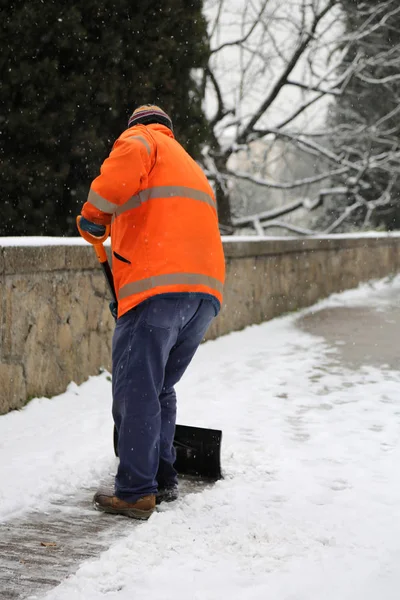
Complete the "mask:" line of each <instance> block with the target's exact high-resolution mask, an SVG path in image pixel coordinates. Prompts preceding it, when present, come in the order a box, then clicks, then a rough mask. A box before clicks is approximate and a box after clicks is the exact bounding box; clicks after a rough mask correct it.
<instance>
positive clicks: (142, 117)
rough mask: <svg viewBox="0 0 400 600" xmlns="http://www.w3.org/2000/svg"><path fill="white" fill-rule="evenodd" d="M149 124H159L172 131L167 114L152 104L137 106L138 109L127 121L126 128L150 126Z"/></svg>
mask: <svg viewBox="0 0 400 600" xmlns="http://www.w3.org/2000/svg"><path fill="white" fill-rule="evenodd" d="M151 123H161V125H165V126H166V127H168V128H169V129H171V131H173V126H172V121H171V119H170V118H169V116H168V115H167V113H166V112H164V111H163V110H162V109H161V108H160V107H159V106H155V105H153V104H146V105H144V106H139V108H137V109H136V110H134V111H133V113H132V115H131V117H130V119H129V121H128V127H133V126H134V125H139V124H141V125H150V124H151Z"/></svg>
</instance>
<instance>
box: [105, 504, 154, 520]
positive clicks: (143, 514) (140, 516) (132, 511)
mask: <svg viewBox="0 0 400 600" xmlns="http://www.w3.org/2000/svg"><path fill="white" fill-rule="evenodd" d="M93 506H94V508H95V509H96V510H98V511H100V512H104V513H108V514H110V515H122V516H124V517H129V518H130V519H137V520H138V521H147V519H148V518H149V517H151V515H152V514H153V512H154V510H155V509H154V508H152V509H150V510H139V509H138V508H126V509H123V508H122V509H120V510H118V509H116V508H111V506H101V504H98V503H97V502H93Z"/></svg>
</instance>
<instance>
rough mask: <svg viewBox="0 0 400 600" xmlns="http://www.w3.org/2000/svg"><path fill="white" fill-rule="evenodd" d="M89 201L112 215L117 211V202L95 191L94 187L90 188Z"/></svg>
mask: <svg viewBox="0 0 400 600" xmlns="http://www.w3.org/2000/svg"><path fill="white" fill-rule="evenodd" d="M87 201H88V202H90V204H93V206H95V207H96V208H98V209H99V210H101V211H102V212H105V213H108V214H111V215H112V214H113V213H115V211H116V210H117V208H118V207H117V205H116V204H114V203H113V202H110V201H109V200H106V199H105V198H103V197H102V196H100V194H98V193H97V192H95V191H94V190H92V189H90V190H89V194H88V197H87Z"/></svg>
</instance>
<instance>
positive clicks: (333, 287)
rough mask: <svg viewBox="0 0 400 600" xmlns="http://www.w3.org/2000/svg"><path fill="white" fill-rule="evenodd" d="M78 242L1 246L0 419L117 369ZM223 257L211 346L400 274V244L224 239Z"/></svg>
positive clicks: (89, 254) (102, 288) (351, 239)
mask: <svg viewBox="0 0 400 600" xmlns="http://www.w3.org/2000/svg"><path fill="white" fill-rule="evenodd" d="M6 241H7V239H6V238H5V239H4V240H3V244H6ZM79 242H80V240H79V241H77V243H76V244H73V243H72V240H69V241H68V245H42V246H37V245H36V246H35V245H32V246H29V245H28V244H29V240H27V239H25V240H24V245H23V246H12V245H3V246H2V241H1V238H0V282H1V287H0V307H1V317H0V318H1V321H0V327H1V331H0V334H1V335H0V414H1V413H5V412H7V411H8V410H10V409H14V408H19V407H21V406H23V405H24V404H25V403H26V401H27V400H29V399H30V398H32V397H36V396H53V395H55V394H57V393H61V392H63V391H64V390H65V389H66V387H67V385H68V383H69V382H70V381H75V382H76V383H78V384H79V383H81V382H83V381H84V380H85V379H87V377H88V376H89V375H93V374H97V373H98V372H99V368H100V367H104V368H106V369H110V366H111V365H110V355H111V337H112V330H113V326H114V322H113V319H112V317H111V315H110V314H109V310H108V301H107V299H106V298H108V295H107V289H106V285H105V281H104V276H103V273H102V271H101V269H100V268H99V265H98V263H97V260H96V258H95V255H94V252H93V250H92V248H91V247H89V246H88V245H82V243H79ZM66 243H67V242H66ZM224 247H225V254H226V261H227V283H226V289H225V303H224V307H223V310H222V311H221V314H220V315H219V317H218V318H217V319H216V320H215V322H214V324H213V325H212V327H211V328H210V330H209V332H208V336H207V337H208V339H212V338H215V337H218V336H220V335H223V334H226V333H229V332H231V331H235V330H239V329H242V328H243V327H246V326H247V325H251V324H254V323H261V322H262V321H265V320H268V319H271V318H273V317H275V316H277V315H280V314H282V313H285V312H288V311H291V310H295V309H298V308H302V307H305V306H309V305H310V304H313V303H314V302H315V301H317V300H318V299H320V298H323V297H325V296H327V295H329V294H331V293H333V292H340V291H342V290H344V289H348V288H351V287H355V286H357V285H358V284H359V283H360V282H362V281H367V280H369V279H376V278H381V277H384V276H386V275H389V274H393V273H397V272H399V271H400V236H397V235H386V234H382V235H379V234H377V235H368V236H367V235H366V236H357V237H355V236H332V237H327V238H307V239H297V238H280V239H260V240H257V239H254V238H253V239H243V238H235V239H229V238H227V239H226V240H225V242H224Z"/></svg>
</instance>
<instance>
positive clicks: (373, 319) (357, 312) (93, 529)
mask: <svg viewBox="0 0 400 600" xmlns="http://www.w3.org/2000/svg"><path fill="white" fill-rule="evenodd" d="M297 325H298V327H299V328H300V329H302V330H304V331H307V332H308V333H311V334H315V335H318V336H322V337H324V338H325V340H326V342H327V343H328V344H329V345H331V346H332V347H334V348H335V350H336V351H337V352H339V356H340V359H339V360H340V361H341V362H342V363H343V364H344V365H346V367H348V368H352V369H354V370H357V369H358V368H360V367H361V366H362V365H372V366H375V367H381V366H383V365H385V366H386V367H389V368H392V369H396V370H397V369H399V365H400V343H399V339H400V306H399V302H398V299H397V297H396V294H394V293H393V294H392V296H391V295H390V293H388V292H387V291H386V292H385V303H383V304H382V305H380V306H379V307H378V309H376V308H375V307H374V306H358V307H337V308H326V309H322V310H320V311H318V312H316V313H313V314H308V315H305V316H302V317H300V318H299V320H298V322H297ZM335 357H336V358H335V362H336V360H337V354H336V355H335ZM336 364H337V363H336ZM184 485H186V486H187V489H190V491H201V490H202V486H201V485H199V486H197V487H194V488H193V484H191V483H186V484H184ZM93 493H94V490H93V489H90V490H84V491H82V492H81V494H80V495H79V497H77V496H71V497H68V498H65V499H64V501H63V502H62V503H61V504H58V505H53V506H52V509H51V510H50V511H49V512H47V513H44V514H43V513H38V512H35V513H31V514H25V515H24V516H23V517H22V518H19V519H15V520H13V521H8V522H6V523H3V524H0V556H1V567H2V568H1V570H0V597H1V600H16V599H19V600H22V599H24V598H28V597H31V598H33V597H37V598H40V597H41V596H42V595H43V593H44V592H45V591H47V590H49V589H50V588H53V587H54V586H56V585H57V584H58V583H59V582H60V581H62V580H63V579H65V578H66V577H67V576H68V575H69V574H70V573H73V572H75V571H76V569H77V567H78V565H79V564H80V563H81V562H82V561H83V560H85V559H87V558H89V557H94V556H96V555H98V554H99V553H100V552H102V551H103V550H104V549H106V548H107V547H108V545H109V540H110V539H112V538H114V539H115V538H116V537H119V536H124V535H126V534H127V533H128V532H130V531H131V528H132V527H137V526H141V525H142V524H140V523H137V522H130V523H129V528H128V527H127V521H126V519H125V518H123V517H117V518H115V517H112V518H110V517H109V516H107V515H103V514H100V513H94V512H93V509H92V507H91V498H92V496H93Z"/></svg>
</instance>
